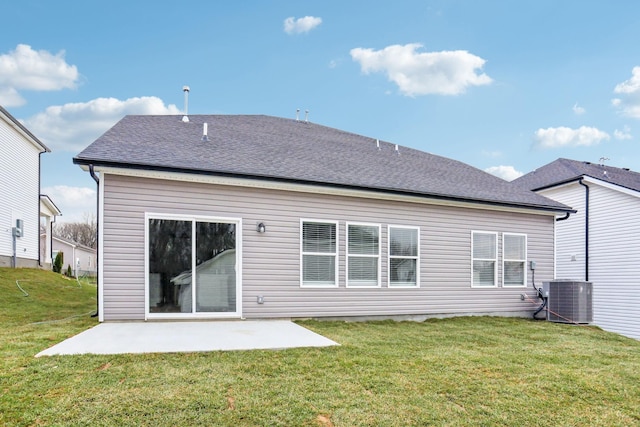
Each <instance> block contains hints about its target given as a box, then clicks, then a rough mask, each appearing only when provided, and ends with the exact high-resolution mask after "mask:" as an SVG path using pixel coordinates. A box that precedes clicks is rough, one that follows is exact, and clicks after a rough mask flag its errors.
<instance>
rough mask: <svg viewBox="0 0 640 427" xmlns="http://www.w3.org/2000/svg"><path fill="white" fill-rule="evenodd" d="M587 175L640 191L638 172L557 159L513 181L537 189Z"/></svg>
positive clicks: (530, 188)
mask: <svg viewBox="0 0 640 427" xmlns="http://www.w3.org/2000/svg"><path fill="white" fill-rule="evenodd" d="M584 176H588V177H591V178H596V179H600V180H602V181H606V182H609V183H611V184H615V185H619V186H621V187H624V188H628V189H630V190H635V191H640V173H637V172H633V171H631V170H629V169H626V168H616V167H613V166H608V165H600V164H597V163H591V162H580V161H577V160H569V159H562V158H560V159H558V160H555V161H553V162H551V163H549V164H547V165H544V166H542V167H540V168H538V169H536V170H534V171H533V172H529V173H528V174H526V175H523V176H521V177H520V178H518V179H516V180H514V181H513V183H514V184H516V185H519V186H521V187H523V188H526V189H528V190H539V189H542V188H547V187H553V186H555V185H557V184H562V183H565V182H570V181H575V180H577V179H579V178H581V177H584Z"/></svg>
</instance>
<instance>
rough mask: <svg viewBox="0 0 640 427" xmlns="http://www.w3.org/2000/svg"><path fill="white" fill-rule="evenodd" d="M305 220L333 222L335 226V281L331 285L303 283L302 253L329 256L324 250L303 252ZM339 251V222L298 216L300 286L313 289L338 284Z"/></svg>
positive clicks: (333, 286)
mask: <svg viewBox="0 0 640 427" xmlns="http://www.w3.org/2000/svg"><path fill="white" fill-rule="evenodd" d="M305 222H315V223H319V224H334V225H335V226H336V252H335V253H334V254H333V255H334V257H335V263H334V264H335V273H334V277H335V283H334V284H333V285H310V284H305V283H304V255H321V256H329V255H330V254H329V253H326V252H322V253H319V252H304V251H303V248H304V242H303V234H304V233H303V226H304V223H305ZM339 252H340V224H339V222H338V221H329V220H326V219H312V218H300V287H301V288H315V289H333V288H337V287H338V286H339V283H340V280H339V277H338V273H339V268H338V267H339V265H338V264H339V262H338V261H339V257H338V253H339Z"/></svg>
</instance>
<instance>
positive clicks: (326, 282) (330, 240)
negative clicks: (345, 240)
mask: <svg viewBox="0 0 640 427" xmlns="http://www.w3.org/2000/svg"><path fill="white" fill-rule="evenodd" d="M301 227H302V236H301V239H302V242H301V249H302V253H301V257H302V263H301V264H302V267H301V268H302V273H301V278H302V280H301V285H302V286H337V284H338V282H337V276H338V273H337V271H338V262H337V259H338V224H337V223H336V222H319V221H302V226H301Z"/></svg>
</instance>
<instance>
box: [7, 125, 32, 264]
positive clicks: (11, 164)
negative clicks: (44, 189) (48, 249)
mask: <svg viewBox="0 0 640 427" xmlns="http://www.w3.org/2000/svg"><path fill="white" fill-rule="evenodd" d="M0 147H1V151H0V152H1V153H2V154H1V155H0V188H2V192H0V267H2V266H8V265H11V257H13V240H12V239H13V235H12V232H11V230H12V228H13V227H15V223H16V219H22V220H23V222H24V236H23V237H19V238H17V240H16V256H17V258H18V260H17V261H18V266H31V267H34V266H36V265H37V261H38V241H39V239H40V228H39V221H40V213H39V212H40V188H39V185H40V183H39V182H38V176H39V171H40V152H41V151H42V150H40V149H38V148H37V147H36V146H35V145H34V144H32V143H31V142H29V141H28V140H27V139H25V137H24V136H22V135H21V134H19V133H18V132H17V131H16V130H15V129H13V128H12V127H11V126H9V125H8V124H7V123H6V122H5V121H4V120H2V119H0Z"/></svg>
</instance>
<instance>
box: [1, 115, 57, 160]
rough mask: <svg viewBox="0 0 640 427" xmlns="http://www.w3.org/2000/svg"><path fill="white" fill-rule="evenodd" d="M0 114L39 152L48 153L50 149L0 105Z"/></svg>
mask: <svg viewBox="0 0 640 427" xmlns="http://www.w3.org/2000/svg"><path fill="white" fill-rule="evenodd" d="M0 116H3V117H4V119H5V121H6V122H7V123H9V124H10V125H11V126H12V127H13V128H14V129H15V130H16V131H17V132H18V133H20V134H21V135H22V136H24V137H25V138H26V139H27V140H28V141H29V142H31V143H32V144H33V145H35V146H36V147H37V148H39V149H40V150H41V151H40V152H41V153H50V152H51V150H50V149H49V148H48V147H47V146H46V145H44V144H43V143H42V141H40V140H39V139H38V138H36V136H35V135H34V134H32V133H31V131H30V130H29V129H27V128H26V127H25V126H24V125H23V124H22V123H20V122H19V121H18V120H17V119H16V118H15V117H13V116H12V115H11V113H9V112H8V111H7V110H5V109H4V108H3V107H2V106H1V105H0Z"/></svg>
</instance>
